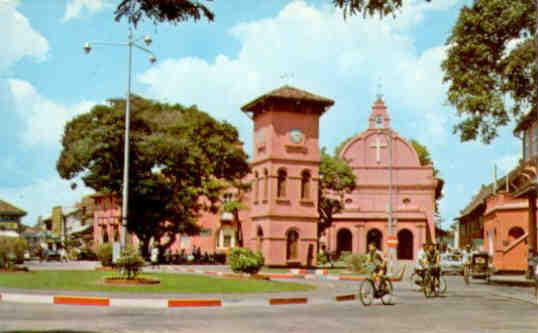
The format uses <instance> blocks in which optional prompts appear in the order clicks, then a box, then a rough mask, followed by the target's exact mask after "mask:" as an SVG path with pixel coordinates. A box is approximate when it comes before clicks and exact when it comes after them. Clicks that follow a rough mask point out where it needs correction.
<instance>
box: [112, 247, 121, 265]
mask: <svg viewBox="0 0 538 333" xmlns="http://www.w3.org/2000/svg"><path fill="white" fill-rule="evenodd" d="M119 257H120V243H119V242H114V243H112V262H113V263H116V261H117V260H118V258H119Z"/></svg>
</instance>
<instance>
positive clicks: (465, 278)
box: [463, 267, 471, 285]
mask: <svg viewBox="0 0 538 333" xmlns="http://www.w3.org/2000/svg"><path fill="white" fill-rule="evenodd" d="M470 275H471V272H470V269H469V268H468V267H465V268H464V269H463V281H465V284H466V285H469V283H470V282H471V281H470Z"/></svg>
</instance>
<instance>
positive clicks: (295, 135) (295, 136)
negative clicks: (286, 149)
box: [290, 129, 304, 143]
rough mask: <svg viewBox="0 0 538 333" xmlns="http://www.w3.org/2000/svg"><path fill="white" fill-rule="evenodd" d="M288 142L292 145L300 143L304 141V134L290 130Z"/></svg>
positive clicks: (297, 130) (296, 130)
mask: <svg viewBox="0 0 538 333" xmlns="http://www.w3.org/2000/svg"><path fill="white" fill-rule="evenodd" d="M290 140H291V142H293V143H301V142H302V141H303V140H304V134H303V132H301V130H299V129H292V130H291V131H290Z"/></svg>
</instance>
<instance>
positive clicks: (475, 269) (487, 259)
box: [463, 252, 495, 284]
mask: <svg viewBox="0 0 538 333" xmlns="http://www.w3.org/2000/svg"><path fill="white" fill-rule="evenodd" d="M494 271H495V268H494V267H493V258H492V257H491V256H490V255H489V254H488V253H487V252H478V253H473V254H472V255H471V260H470V263H469V264H465V267H464V269H463V279H464V281H465V284H469V283H471V279H484V280H486V282H487V283H489V278H490V277H491V275H492V274H493V273H494Z"/></svg>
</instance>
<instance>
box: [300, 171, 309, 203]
mask: <svg viewBox="0 0 538 333" xmlns="http://www.w3.org/2000/svg"><path fill="white" fill-rule="evenodd" d="M301 199H302V200H308V199H310V171H308V170H304V171H303V172H302V173H301Z"/></svg>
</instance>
